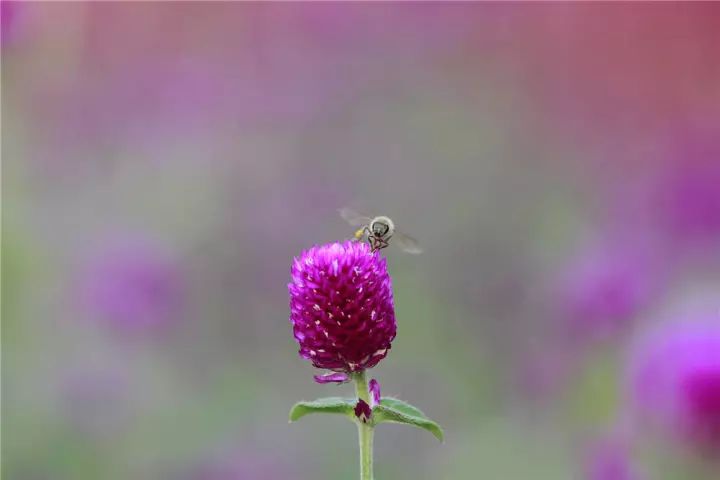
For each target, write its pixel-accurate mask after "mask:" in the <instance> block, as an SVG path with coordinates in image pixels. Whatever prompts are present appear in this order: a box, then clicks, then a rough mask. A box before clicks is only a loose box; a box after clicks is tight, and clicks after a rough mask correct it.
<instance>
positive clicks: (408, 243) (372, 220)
mask: <svg viewBox="0 0 720 480" xmlns="http://www.w3.org/2000/svg"><path fill="white" fill-rule="evenodd" d="M339 212H340V216H341V217H342V218H344V219H345V221H346V222H348V223H349V224H350V225H353V226H357V227H360V228H359V229H358V230H357V231H356V232H355V235H354V237H353V238H354V240H356V241H366V242H368V243H369V244H370V249H371V250H372V251H373V252H375V251H377V250H380V249H383V248H386V247H387V246H388V245H390V239H391V238H392V239H393V243H397V244H398V246H399V247H400V248H402V249H403V250H404V251H405V252H407V253H412V254H418V253H422V249H421V248H420V245H419V244H418V241H417V240H415V239H414V238H413V237H411V236H410V235H406V234H404V233H402V232H400V231H398V230H397V229H396V228H395V223H394V222H393V221H392V220H391V219H390V218H388V217H386V216H384V215H381V216H377V217H371V216H369V215H364V214H362V213H358V212H356V211H355V210H353V209H351V208H341V209H340V210H339Z"/></svg>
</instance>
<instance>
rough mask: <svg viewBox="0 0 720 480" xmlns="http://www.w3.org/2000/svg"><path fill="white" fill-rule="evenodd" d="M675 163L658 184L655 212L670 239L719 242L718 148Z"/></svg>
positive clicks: (719, 182)
mask: <svg viewBox="0 0 720 480" xmlns="http://www.w3.org/2000/svg"><path fill="white" fill-rule="evenodd" d="M699 151H700V155H703V156H704V157H706V158H703V159H702V161H699V162H698V161H686V162H678V163H677V164H676V165H673V166H672V167H671V168H670V169H669V170H668V171H667V172H666V174H665V175H664V176H663V177H662V179H661V181H660V182H659V184H658V192H657V195H658V197H657V206H656V209H655V212H656V215H658V216H659V222H660V223H661V226H662V227H664V229H665V231H666V232H667V233H668V235H670V236H671V237H672V238H675V239H679V240H686V241H689V242H701V243H703V242H705V241H708V240H709V241H711V242H714V243H715V244H716V245H717V244H720V151H718V152H712V151H711V150H699Z"/></svg>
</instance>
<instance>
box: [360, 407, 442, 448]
mask: <svg viewBox="0 0 720 480" xmlns="http://www.w3.org/2000/svg"><path fill="white" fill-rule="evenodd" d="M373 420H374V422H375V424H380V423H385V422H388V423H404V424H406V425H413V426H416V427H419V428H423V429H425V430H427V431H428V432H430V433H432V434H433V435H435V438H437V439H438V440H440V441H441V442H442V441H443V439H444V436H443V431H442V429H441V428H440V425H438V424H437V423H435V422H433V421H432V420H430V419H429V418H427V417H426V416H425V414H424V413H422V412H421V411H420V410H419V409H418V408H416V407H414V406H412V405H410V404H409V403H405V402H403V401H402V400H398V399H397V398H383V399H382V400H381V401H380V405H376V406H375V408H374V409H373Z"/></svg>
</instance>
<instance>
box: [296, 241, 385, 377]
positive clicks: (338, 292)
mask: <svg viewBox="0 0 720 480" xmlns="http://www.w3.org/2000/svg"><path fill="white" fill-rule="evenodd" d="M288 290H289V292H290V321H291V323H292V324H293V331H294V333H295V339H296V340H297V342H298V343H299V344H300V355H301V356H302V357H303V358H306V359H308V360H311V361H312V363H313V365H314V366H316V367H317V368H326V369H329V370H334V371H336V372H344V373H347V374H349V373H353V372H358V371H362V370H365V369H367V368H372V367H374V366H375V365H377V363H378V362H379V361H380V360H382V359H383V358H385V356H386V355H387V351H388V350H389V349H390V346H391V343H392V341H393V339H394V338H395V332H396V324H395V309H394V305H393V295H392V282H391V280H390V275H389V274H388V271H387V263H386V261H385V259H384V258H383V257H381V256H380V254H379V253H377V252H376V253H372V252H371V251H370V247H369V246H368V245H367V244H366V243H364V242H353V241H346V242H344V243H330V244H326V245H321V246H315V247H313V248H311V249H309V250H307V251H305V252H303V253H302V254H301V255H300V257H297V258H295V260H294V262H293V265H292V282H291V283H290V284H288Z"/></svg>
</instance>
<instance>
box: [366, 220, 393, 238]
mask: <svg viewBox="0 0 720 480" xmlns="http://www.w3.org/2000/svg"><path fill="white" fill-rule="evenodd" d="M394 230H395V225H393V222H392V220H390V219H389V218H388V217H375V218H374V219H373V221H372V222H371V223H370V231H371V232H372V233H373V235H375V236H376V237H380V238H384V237H387V236H390V235H392V234H393V231H394Z"/></svg>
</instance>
